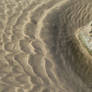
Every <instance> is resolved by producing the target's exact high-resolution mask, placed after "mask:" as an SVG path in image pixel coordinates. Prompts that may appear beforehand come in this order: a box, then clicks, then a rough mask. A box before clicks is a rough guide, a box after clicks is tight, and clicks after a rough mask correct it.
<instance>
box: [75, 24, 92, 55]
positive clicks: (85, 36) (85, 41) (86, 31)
mask: <svg viewBox="0 0 92 92" xmlns="http://www.w3.org/2000/svg"><path fill="white" fill-rule="evenodd" d="M91 31H92V27H91V24H90V23H89V24H88V25H86V26H84V27H81V28H80V29H79V30H78V32H77V38H78V39H79V41H80V44H82V46H83V47H84V48H86V50H87V51H88V53H89V54H91V55H92V36H91Z"/></svg>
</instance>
